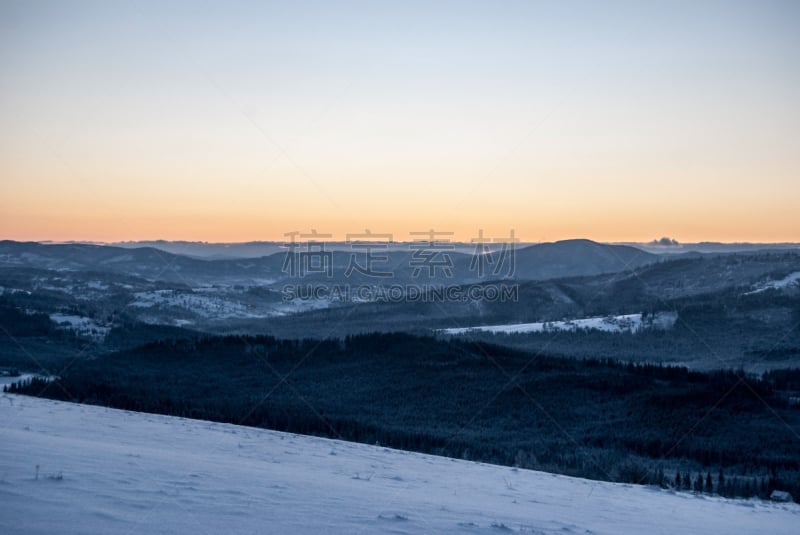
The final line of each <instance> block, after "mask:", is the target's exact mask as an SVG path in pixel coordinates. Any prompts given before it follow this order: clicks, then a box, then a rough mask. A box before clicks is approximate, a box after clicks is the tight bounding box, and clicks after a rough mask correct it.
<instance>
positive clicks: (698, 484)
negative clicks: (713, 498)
mask: <svg viewBox="0 0 800 535" xmlns="http://www.w3.org/2000/svg"><path fill="white" fill-rule="evenodd" d="M694 491H695V492H703V474H700V473H698V474H697V479H695V480H694Z"/></svg>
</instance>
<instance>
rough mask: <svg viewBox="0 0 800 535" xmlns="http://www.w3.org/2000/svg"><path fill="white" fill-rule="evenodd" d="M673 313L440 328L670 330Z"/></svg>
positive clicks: (514, 331)
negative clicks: (643, 318) (643, 317)
mask: <svg viewBox="0 0 800 535" xmlns="http://www.w3.org/2000/svg"><path fill="white" fill-rule="evenodd" d="M677 319H678V315H677V314H676V313H674V312H658V313H656V314H654V315H653V316H648V317H647V318H646V319H645V320H644V321H643V320H642V315H641V314H623V315H620V316H603V317H595V318H581V319H574V320H565V321H543V322H535V323H513V324H509V325H479V326H477V327H457V328H452V329H442V330H441V331H439V332H442V333H444V334H464V333H467V332H470V331H481V332H490V333H504V334H519V333H541V332H555V331H572V332H574V331H579V330H597V331H605V332H610V333H621V332H637V331H640V330H642V329H646V328H654V329H671V328H672V326H673V325H675V321H677Z"/></svg>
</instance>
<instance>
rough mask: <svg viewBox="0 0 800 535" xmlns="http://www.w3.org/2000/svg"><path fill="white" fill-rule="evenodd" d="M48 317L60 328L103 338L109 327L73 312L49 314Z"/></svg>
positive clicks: (95, 337) (81, 334) (96, 338)
mask: <svg viewBox="0 0 800 535" xmlns="http://www.w3.org/2000/svg"><path fill="white" fill-rule="evenodd" d="M50 319H51V320H52V321H53V323H55V324H56V325H58V326H59V327H61V328H64V329H68V330H71V331H75V332H76V333H77V334H78V335H80V336H86V337H89V338H94V339H95V340H101V341H102V340H103V339H104V338H105V337H106V336H107V335H108V333H109V331H110V330H111V327H107V326H105V325H100V324H99V323H97V322H96V321H95V320H93V319H92V318H87V317H86V316H77V315H74V314H58V313H57V314H50Z"/></svg>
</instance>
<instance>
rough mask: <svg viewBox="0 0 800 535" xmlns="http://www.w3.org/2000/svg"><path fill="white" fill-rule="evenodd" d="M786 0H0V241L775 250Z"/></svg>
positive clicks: (795, 230)
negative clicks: (358, 239) (329, 241)
mask: <svg viewBox="0 0 800 535" xmlns="http://www.w3.org/2000/svg"><path fill="white" fill-rule="evenodd" d="M798 24H800V4H797V3H785V2H780V1H777V0H776V1H765V2H759V3H754V2H738V1H731V2H719V3H717V2H708V3H703V4H702V5H698V4H697V3H694V2H676V3H670V4H669V5H663V6H656V5H644V3H638V2H633V3H628V2H620V3H612V4H608V5H605V6H600V5H599V4H597V3H591V2H585V3H580V2H579V3H576V4H570V3H565V4H563V5H544V4H532V3H528V2H519V3H517V2H513V1H510V2H508V3H506V4H504V5H503V6H502V8H500V7H498V6H497V5H496V4H494V3H490V2H473V3H460V4H451V3H446V2H441V3H428V2H420V3H416V2H409V3H405V4H403V5H390V4H378V3H376V4H371V3H366V4H365V3H359V2H347V1H343V2H340V3H327V2H326V3H316V2H310V3H307V4H304V5H294V4H291V3H290V4H285V3H278V2H262V3H256V4H253V3H249V2H238V1H234V2H229V3H228V2H226V3H219V4H214V3H211V4H209V5H207V6H205V7H204V8H203V9H199V8H197V7H195V4H193V3H192V2H182V1H177V2H175V3H171V4H170V5H169V6H163V5H161V4H160V3H157V2H143V3H141V4H137V6H126V5H123V4H119V5H117V4H115V3H104V2H84V1H76V2H74V3H68V2H56V1H53V2H49V1H44V2H40V3H3V4H0V76H1V77H2V83H0V125H2V126H0V239H14V240H32V241H45V240H53V241H70V240H83V241H98V242H114V241H128V240H152V239H167V240H189V241H207V242H244V241H280V240H283V239H284V234H285V233H287V232H290V231H294V230H299V231H308V230H310V229H312V228H314V229H317V230H318V231H319V232H329V233H332V234H333V239H336V240H339V239H344V237H345V234H346V233H349V232H361V231H362V230H363V229H365V228H369V229H370V230H372V231H373V232H390V233H393V234H394V237H395V240H397V241H404V240H408V239H410V236H409V232H411V231H420V230H426V229H430V228H433V229H436V230H440V231H451V232H454V233H455V235H454V236H453V239H454V240H459V241H469V240H470V239H471V238H473V237H475V236H476V235H477V232H478V229H484V231H485V234H486V235H487V236H494V237H499V236H504V235H508V232H509V230H510V229H514V231H515V233H516V235H517V236H518V237H519V238H520V239H521V240H522V241H527V242H541V241H555V240H559V239H568V238H577V237H581V238H588V239H593V240H596V241H605V242H648V241H651V240H653V239H658V238H660V237H662V236H669V237H672V238H674V239H677V240H678V241H680V242H683V243H691V242H700V241H718V242H760V243H776V242H800V211H799V210H798V208H800V100H798V99H797V95H798V94H800V54H798V53H797V52H798V50H800V37H798V35H800V34H798V33H797V32H796V31H795V30H796V27H797V25H798Z"/></svg>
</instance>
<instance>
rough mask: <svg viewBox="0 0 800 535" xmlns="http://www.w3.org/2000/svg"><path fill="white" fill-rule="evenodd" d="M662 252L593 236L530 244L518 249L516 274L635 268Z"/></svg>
mask: <svg viewBox="0 0 800 535" xmlns="http://www.w3.org/2000/svg"><path fill="white" fill-rule="evenodd" d="M658 260H659V256H658V255H656V254H652V253H647V252H645V251H642V250H641V249H637V248H635V247H631V246H629V245H608V244H604V243H597V242H594V241H591V240H580V239H579V240H564V241H558V242H554V243H542V244H537V245H531V246H529V247H525V248H522V249H520V250H519V251H517V253H516V261H517V274H516V278H518V279H525V280H544V279H553V278H562V277H576V276H586V275H600V274H602V273H616V272H619V271H628V270H632V269H635V268H638V267H641V266H644V265H646V264H651V263H653V262H656V261H658Z"/></svg>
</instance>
